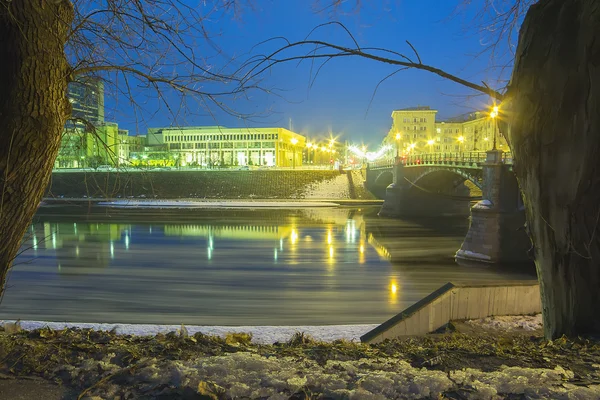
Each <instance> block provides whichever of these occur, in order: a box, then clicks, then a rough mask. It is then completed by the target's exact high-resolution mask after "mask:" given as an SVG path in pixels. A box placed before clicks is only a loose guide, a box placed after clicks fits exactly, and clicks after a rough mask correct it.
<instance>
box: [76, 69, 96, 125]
mask: <svg viewBox="0 0 600 400" xmlns="http://www.w3.org/2000/svg"><path fill="white" fill-rule="evenodd" d="M68 90H69V101H70V102H71V105H72V107H73V111H72V113H71V115H72V117H73V118H81V119H83V120H85V121H88V122H89V123H91V124H99V123H103V122H104V83H103V82H102V80H101V79H99V78H94V77H82V78H78V80H77V81H73V82H70V83H69V89H68Z"/></svg>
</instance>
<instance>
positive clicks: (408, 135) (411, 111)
mask: <svg viewBox="0 0 600 400" xmlns="http://www.w3.org/2000/svg"><path fill="white" fill-rule="evenodd" d="M436 113H437V110H432V109H431V107H428V106H419V107H409V108H403V109H400V110H394V111H393V112H392V128H391V129H390V131H389V133H388V135H387V137H386V139H385V140H384V142H385V143H386V144H389V145H392V147H393V148H395V149H397V151H398V152H399V153H403V152H404V153H406V152H409V151H425V150H424V149H426V148H427V147H428V146H431V140H432V139H433V138H434V135H435V130H434V127H435V115H436Z"/></svg>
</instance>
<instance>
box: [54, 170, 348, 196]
mask: <svg viewBox="0 0 600 400" xmlns="http://www.w3.org/2000/svg"><path fill="white" fill-rule="evenodd" d="M339 174H340V173H339V171H331V170H327V171H319V170H316V171H306V170H298V171H292V170H288V171H281V170H265V171H261V170H259V171H159V172H158V171H157V172H131V173H127V172H123V173H115V172H60V173H54V174H52V182H51V184H50V187H49V189H48V191H47V193H46V197H63V196H64V197H71V198H82V197H93V198H127V197H135V198H158V199H166V198H168V199H177V198H207V199H238V198H239V199H252V198H257V199H295V198H302V197H303V193H304V190H305V188H306V187H307V186H308V185H311V184H314V183H317V182H321V181H323V180H326V179H331V178H333V177H335V176H338V175H339Z"/></svg>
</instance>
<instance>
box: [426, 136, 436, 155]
mask: <svg viewBox="0 0 600 400" xmlns="http://www.w3.org/2000/svg"><path fill="white" fill-rule="evenodd" d="M433 143H434V141H433V139H429V140H428V141H427V144H428V145H429V152H430V153H433V151H432V149H433Z"/></svg>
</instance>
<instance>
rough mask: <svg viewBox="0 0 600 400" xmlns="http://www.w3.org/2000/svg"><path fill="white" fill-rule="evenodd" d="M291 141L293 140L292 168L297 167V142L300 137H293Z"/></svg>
mask: <svg viewBox="0 0 600 400" xmlns="http://www.w3.org/2000/svg"><path fill="white" fill-rule="evenodd" d="M290 142H292V169H296V144H298V139H296V138H292V140H290Z"/></svg>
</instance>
